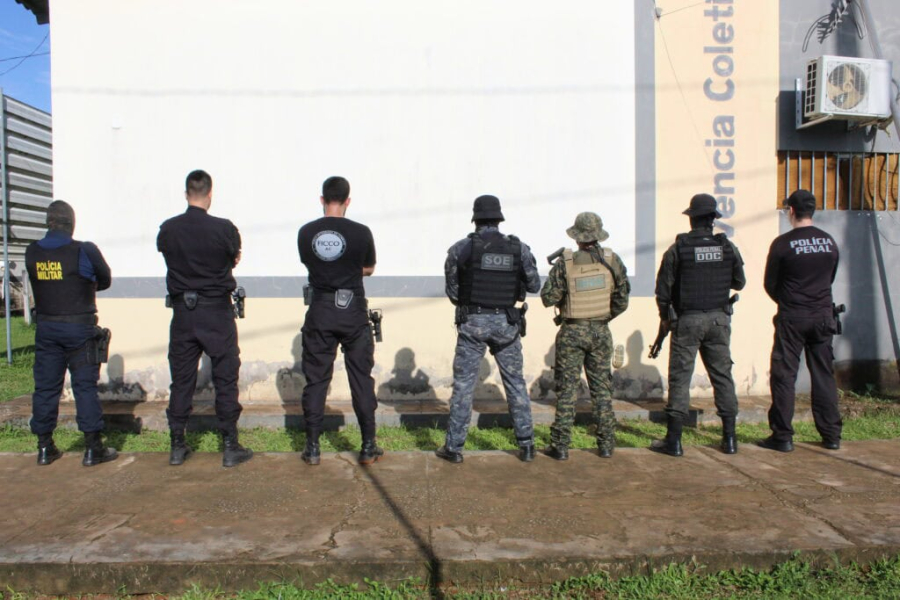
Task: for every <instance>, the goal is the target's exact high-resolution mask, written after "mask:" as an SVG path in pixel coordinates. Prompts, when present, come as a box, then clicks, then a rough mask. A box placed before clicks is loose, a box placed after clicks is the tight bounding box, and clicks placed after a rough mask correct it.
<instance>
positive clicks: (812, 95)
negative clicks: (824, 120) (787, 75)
mask: <svg viewBox="0 0 900 600" xmlns="http://www.w3.org/2000/svg"><path fill="white" fill-rule="evenodd" d="M818 68H819V65H818V63H817V62H816V61H810V62H809V63H807V65H806V93H805V94H804V97H803V114H804V115H810V114H813V113H815V112H816V97H817V93H816V92H817V90H816V85H817V82H816V71H817V70H818Z"/></svg>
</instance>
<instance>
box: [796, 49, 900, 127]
mask: <svg viewBox="0 0 900 600" xmlns="http://www.w3.org/2000/svg"><path fill="white" fill-rule="evenodd" d="M803 115H804V116H805V117H806V118H808V119H818V118H821V117H830V118H832V119H844V120H850V121H863V120H865V121H869V120H873V119H884V118H887V117H890V116H891V63H890V61H887V60H876V59H872V58H854V57H848V56H820V57H819V58H817V59H815V60H811V61H809V63H807V65H806V96H805V98H804V102H803Z"/></svg>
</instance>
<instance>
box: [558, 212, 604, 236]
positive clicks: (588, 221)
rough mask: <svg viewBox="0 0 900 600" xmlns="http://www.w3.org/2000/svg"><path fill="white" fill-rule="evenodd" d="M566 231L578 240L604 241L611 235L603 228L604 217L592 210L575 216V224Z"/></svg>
mask: <svg viewBox="0 0 900 600" xmlns="http://www.w3.org/2000/svg"><path fill="white" fill-rule="evenodd" d="M566 233H567V234H568V235H569V237H570V238H572V239H573V240H575V241H576V242H595V241H596V242H602V241H604V240H605V239H607V238H608V237H609V234H608V233H606V231H604V229H603V219H601V218H600V215H598V214H597V213H592V212H583V213H580V214H579V215H578V216H577V217H575V224H574V225H572V226H571V227H569V228H568V229H566Z"/></svg>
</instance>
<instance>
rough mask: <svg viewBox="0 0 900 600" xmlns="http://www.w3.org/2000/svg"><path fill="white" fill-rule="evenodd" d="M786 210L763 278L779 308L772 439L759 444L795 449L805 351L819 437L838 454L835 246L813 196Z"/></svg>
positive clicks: (802, 193)
mask: <svg viewBox="0 0 900 600" xmlns="http://www.w3.org/2000/svg"><path fill="white" fill-rule="evenodd" d="M785 207H786V208H787V210H788V215H789V217H790V221H791V231H789V232H787V233H785V234H783V235H780V236H778V237H777V238H775V241H774V242H772V246H771V247H770V248H769V256H768V259H767V260H766V273H765V288H766V293H767V294H769V297H770V298H772V300H774V301H775V302H776V303H777V304H778V313H777V314H776V315H775V343H774V345H773V347H772V362H771V371H770V375H769V384H770V386H771V390H772V406H771V408H770V409H769V428H770V429H771V430H772V435H771V436H769V437H767V438H766V439H764V440H762V441H760V442H758V444H759V445H760V446H762V447H763V448H768V449H770V450H778V451H779V452H790V451H792V450H793V449H794V444H793V435H794V430H793V428H792V427H791V420H792V419H793V417H794V384H795V383H796V381H797V371H798V369H799V367H800V353H801V352H805V354H806V366H807V368H808V369H809V376H810V380H811V383H812V394H811V400H812V413H813V419H814V421H815V424H816V429H817V430H818V432H819V435H821V436H822V446H824V447H825V448H827V449H828V450H838V449H839V448H840V447H841V427H842V421H841V414H840V411H839V410H838V398H837V384H836V383H835V380H834V365H833V361H834V352H833V349H832V338H833V336H834V334H835V333H837V323H836V321H835V315H834V308H833V307H834V304H833V299H832V295H831V285H832V283H834V277H835V274H836V273H837V267H838V259H839V253H838V247H837V244H836V243H835V241H834V238H833V237H831V236H830V235H829V234H828V233H826V232H825V231H822V230H821V229H819V228H818V227H815V226H813V224H812V217H813V213H815V212H816V197H815V196H813V195H812V194H811V193H810V192H808V191H807V190H797V191H796V192H794V193H793V194H791V195H790V197H789V198H788V199H787V200H786V201H785Z"/></svg>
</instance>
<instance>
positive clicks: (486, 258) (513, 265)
mask: <svg viewBox="0 0 900 600" xmlns="http://www.w3.org/2000/svg"><path fill="white" fill-rule="evenodd" d="M504 220H505V219H504V217H503V212H502V211H501V210H500V200H499V199H498V198H497V197H496V196H490V195H485V196H479V197H478V198H476V199H475V203H474V205H473V207H472V222H474V223H475V232H474V233H471V234H469V235H468V236H467V237H465V238H463V239H461V240H459V241H458V242H456V243H455V244H453V246H451V247H450V249H449V250H448V251H447V260H446V261H445V262H444V275H445V282H446V292H447V297H448V298H450V302H452V303H453V304H454V305H455V306H456V326H457V332H458V337H457V340H456V354H455V356H454V358H453V395H452V396H451V398H450V419H449V422H448V424H447V438H446V442H445V444H444V445H443V446H441V447H440V448H439V449H438V450H437V451H436V452H435V454H437V456H438V457H440V458H442V459H444V460H446V461H449V462H451V463H461V462H462V461H463V456H462V448H463V445H464V444H465V442H466V435H467V433H468V429H469V422H470V421H471V419H472V395H473V393H474V390H475V381H476V378H477V376H478V367H479V364H480V363H481V360H482V358H483V357H484V351H485V350H486V349H490V351H491V354H493V355H494V359H495V360H496V361H497V367H498V368H499V369H500V376H501V378H502V379H503V387H504V389H505V391H506V402H507V404H508V406H509V413H510V416H511V417H512V422H513V428H514V429H515V433H516V441H517V442H518V445H519V458H520V459H521V460H523V461H525V462H530V461H532V460H534V431H533V425H532V420H531V400H530V398H529V397H528V390H527V388H526V387H525V378H524V376H523V375H522V341H521V339H520V338H521V334H520V323H521V320H522V319H523V311H522V309H519V308H517V307H516V303H517V302H520V301H522V300H524V299H525V293H526V292H532V293H534V292H537V291H538V290H539V289H540V287H541V279H540V276H539V275H538V272H537V267H536V266H535V260H534V256H533V255H532V254H531V250H530V249H529V247H528V246H527V245H526V244H524V243H523V242H522V241H520V240H519V239H518V238H517V237H515V236H512V235H503V234H502V233H500V229H499V224H500V222H502V221H504Z"/></svg>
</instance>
